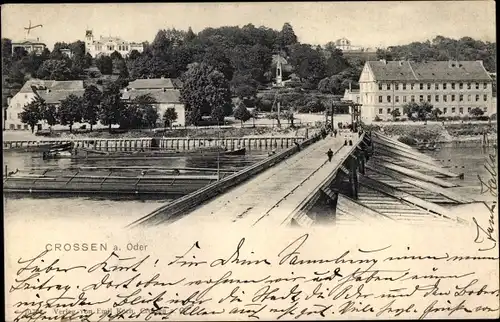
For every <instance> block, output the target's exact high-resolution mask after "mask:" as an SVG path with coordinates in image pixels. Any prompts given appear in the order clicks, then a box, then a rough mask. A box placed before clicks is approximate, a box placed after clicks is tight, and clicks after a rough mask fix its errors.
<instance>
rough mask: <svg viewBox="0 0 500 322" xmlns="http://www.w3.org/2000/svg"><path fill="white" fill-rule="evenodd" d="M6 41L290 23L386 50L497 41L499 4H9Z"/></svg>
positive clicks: (316, 38)
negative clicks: (449, 41)
mask: <svg viewBox="0 0 500 322" xmlns="http://www.w3.org/2000/svg"><path fill="white" fill-rule="evenodd" d="M1 14H2V16H1V18H2V21H1V23H2V38H10V39H12V40H14V41H20V40H23V39H25V38H26V31H25V30H24V27H27V26H28V24H29V21H30V20H31V24H32V25H37V24H42V25H43V27H40V28H36V29H34V30H32V31H31V33H30V35H29V37H28V38H30V39H34V38H39V39H40V41H43V42H45V43H46V44H47V45H48V46H49V48H52V46H53V45H54V43H55V42H57V41H64V42H73V41H76V40H84V36H85V30H86V29H87V28H89V29H92V30H93V32H94V37H97V38H98V37H99V36H117V37H121V38H123V39H125V40H128V41H137V42H142V41H149V42H151V41H152V40H153V39H154V36H155V35H156V32H157V31H158V30H159V29H167V28H176V29H183V30H187V28H188V27H189V26H191V28H192V29H193V31H194V32H195V33H197V32H199V31H201V30H202V29H204V28H206V27H220V26H240V27H242V26H244V25H246V24H248V23H252V24H254V25H255V26H257V27H258V26H261V25H264V26H266V27H270V28H273V29H278V30H280V29H281V27H282V26H283V24H284V23H285V22H289V23H290V24H291V25H292V26H293V29H294V30H295V33H296V35H297V37H298V38H299V41H300V42H302V43H309V44H314V45H317V44H320V45H324V44H326V43H327V42H329V41H334V40H336V39H339V38H342V37H346V38H348V39H349V40H351V43H352V44H353V45H357V46H363V47H387V46H391V45H403V44H407V43H410V42H412V41H425V40H427V39H432V38H434V37H435V36H437V35H442V36H446V37H451V38H460V37H464V36H469V37H472V38H475V39H480V40H483V41H492V42H494V41H496V34H495V3H494V1H489V0H485V1H482V0H478V1H383V2H359V1H358V2H351V3H347V2H330V1H329V2H307V3H306V2H288V3H287V2H281V3H280V2H261V3H255V2H241V3H238V2H234V3H140V4H134V3H121V4H118V3H113V4H9V5H2V7H1Z"/></svg>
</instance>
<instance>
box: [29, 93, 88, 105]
mask: <svg viewBox="0 0 500 322" xmlns="http://www.w3.org/2000/svg"><path fill="white" fill-rule="evenodd" d="M84 92H85V91H84V90H71V91H50V92H47V91H37V94H38V96H40V98H42V99H44V100H45V103H47V104H57V103H59V102H61V101H62V100H64V99H66V98H67V97H68V96H70V95H75V96H78V97H82V96H83V93H84Z"/></svg>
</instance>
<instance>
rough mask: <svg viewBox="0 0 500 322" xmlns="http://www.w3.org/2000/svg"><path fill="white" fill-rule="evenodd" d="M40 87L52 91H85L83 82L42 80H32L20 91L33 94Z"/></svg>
mask: <svg viewBox="0 0 500 322" xmlns="http://www.w3.org/2000/svg"><path fill="white" fill-rule="evenodd" d="M39 87H42V88H43V89H47V88H48V89H50V90H51V91H74V90H83V89H84V87H83V81H81V80H78V81H54V80H42V79H30V80H28V81H27V82H26V83H24V85H23V87H22V88H21V90H20V91H19V92H20V93H32V92H33V89H35V90H37V89H39Z"/></svg>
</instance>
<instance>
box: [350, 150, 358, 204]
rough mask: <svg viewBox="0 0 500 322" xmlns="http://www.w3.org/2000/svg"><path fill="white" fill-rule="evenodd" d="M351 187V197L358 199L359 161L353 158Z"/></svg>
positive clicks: (351, 158)
mask: <svg viewBox="0 0 500 322" xmlns="http://www.w3.org/2000/svg"><path fill="white" fill-rule="evenodd" d="M349 167H350V169H349V170H350V171H349V185H350V187H351V196H352V198H353V199H358V190H359V183H358V160H357V159H356V157H353V156H351V157H350V160H349Z"/></svg>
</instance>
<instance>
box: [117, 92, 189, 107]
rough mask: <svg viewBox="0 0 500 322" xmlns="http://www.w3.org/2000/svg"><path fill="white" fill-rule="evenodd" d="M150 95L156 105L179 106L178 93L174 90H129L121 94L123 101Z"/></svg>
mask: <svg viewBox="0 0 500 322" xmlns="http://www.w3.org/2000/svg"><path fill="white" fill-rule="evenodd" d="M146 94H150V95H151V96H152V97H153V98H154V99H155V100H156V102H158V103H160V104H161V103H163V104H165V103H175V104H180V103H181V102H180V96H181V95H180V92H179V90H176V89H167V90H165V91H163V90H162V89H160V90H130V91H127V92H123V94H122V98H123V99H124V100H129V99H134V98H136V97H137V96H140V95H146Z"/></svg>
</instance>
